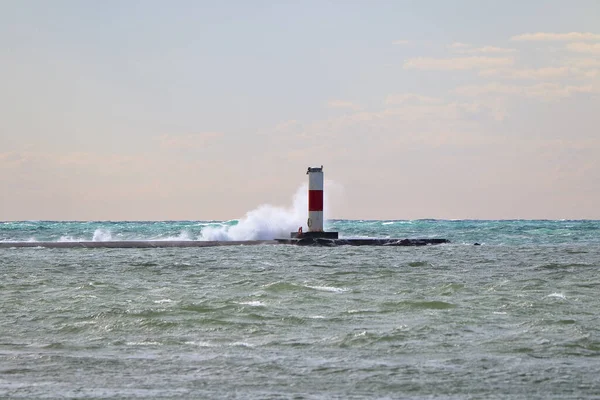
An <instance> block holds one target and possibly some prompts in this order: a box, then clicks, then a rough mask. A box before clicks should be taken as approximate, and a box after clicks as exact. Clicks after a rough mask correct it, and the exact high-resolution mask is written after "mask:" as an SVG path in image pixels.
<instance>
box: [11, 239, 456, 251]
mask: <svg viewBox="0 0 600 400" xmlns="http://www.w3.org/2000/svg"><path fill="white" fill-rule="evenodd" d="M449 242H450V241H449V240H447V239H326V238H312V237H306V238H302V239H275V240H240V241H204V240H122V241H106V242H98V241H80V242H0V249H3V248H4V249H7V248H8V249H10V248H22V247H30V248H31V247H44V248H49V249H74V248H84V249H87V248H109V249H145V248H164V247H179V248H182V247H217V246H256V245H276V244H277V245H279V244H287V245H296V246H326V247H333V246H426V245H434V244H442V243H449Z"/></svg>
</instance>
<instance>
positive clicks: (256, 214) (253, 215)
mask: <svg viewBox="0 0 600 400" xmlns="http://www.w3.org/2000/svg"><path fill="white" fill-rule="evenodd" d="M306 192H307V185H303V186H302V187H301V188H300V189H298V191H297V192H296V194H295V196H294V200H293V204H292V206H291V207H290V208H283V207H275V206H271V205H268V204H266V205H262V206H260V207H258V208H257V209H255V210H252V211H249V212H248V213H246V215H245V216H244V217H243V218H241V219H240V220H239V221H238V223H237V224H236V225H230V226H217V227H215V226H207V227H205V228H203V229H202V232H201V233H200V240H269V239H274V238H286V237H289V235H290V232H295V231H297V230H298V227H300V226H302V227H303V229H304V230H306V213H307V211H306V210H307V208H308V196H307V195H306Z"/></svg>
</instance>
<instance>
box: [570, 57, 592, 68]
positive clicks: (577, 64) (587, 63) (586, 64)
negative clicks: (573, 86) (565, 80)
mask: <svg viewBox="0 0 600 400" xmlns="http://www.w3.org/2000/svg"><path fill="white" fill-rule="evenodd" d="M568 64H569V65H570V66H572V67H573V68H582V69H587V68H600V59H596V58H578V59H573V60H569V61H568Z"/></svg>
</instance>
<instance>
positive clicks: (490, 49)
mask: <svg viewBox="0 0 600 400" xmlns="http://www.w3.org/2000/svg"><path fill="white" fill-rule="evenodd" d="M448 48H449V49H450V50H452V51H453V52H454V53H460V54H510V53H514V52H516V51H517V49H511V48H507V47H496V46H483V47H472V46H471V45H470V44H466V43H460V42H454V43H452V44H451V45H450V46H448Z"/></svg>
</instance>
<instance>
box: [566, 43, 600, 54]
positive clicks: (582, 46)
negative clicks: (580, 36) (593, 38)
mask: <svg viewBox="0 0 600 400" xmlns="http://www.w3.org/2000/svg"><path fill="white" fill-rule="evenodd" d="M567 49H568V50H570V51H574V52H577V53H588V54H600V43H595V44H589V43H580V42H578V43H569V44H568V45H567Z"/></svg>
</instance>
